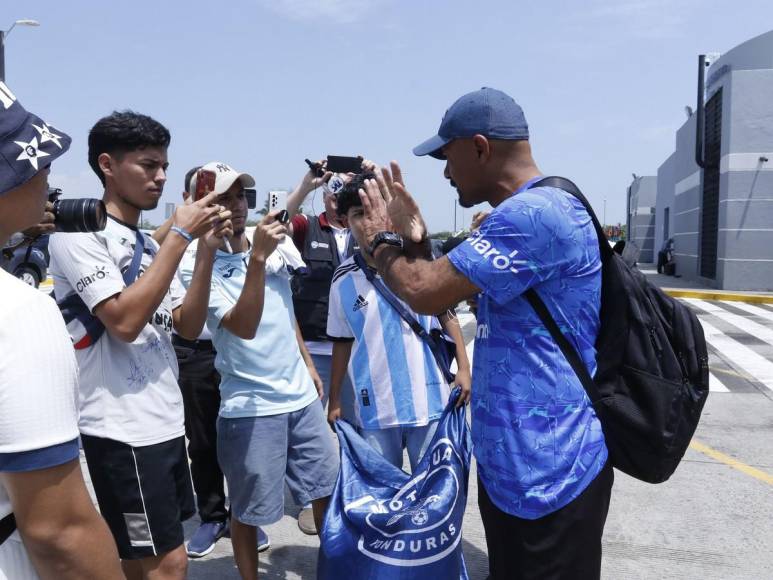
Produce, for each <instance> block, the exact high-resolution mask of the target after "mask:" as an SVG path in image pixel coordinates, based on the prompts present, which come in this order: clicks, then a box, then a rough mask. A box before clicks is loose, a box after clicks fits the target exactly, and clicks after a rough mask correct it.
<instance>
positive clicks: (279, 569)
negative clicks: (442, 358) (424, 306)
mask: <svg viewBox="0 0 773 580" xmlns="http://www.w3.org/2000/svg"><path fill="white" fill-rule="evenodd" d="M643 270H645V272H647V273H648V275H651V276H653V278H654V279H656V281H657V282H658V283H659V284H661V285H668V282H673V279H671V280H669V279H667V278H666V279H665V281H664V282H663V281H662V280H660V278H665V277H660V276H657V277H656V278H655V276H654V272H651V273H650V272H649V271H648V270H646V267H643ZM682 286H683V287H687V288H689V287H690V285H689V284H683V285H682ZM698 290H700V289H698ZM682 300H684V301H685V302H686V303H687V304H688V305H689V307H690V308H692V309H693V310H694V311H695V312H696V313H697V314H698V316H699V318H700V319H701V321H702V323H703V325H704V330H705V332H706V336H707V340H708V343H709V349H710V361H709V365H710V370H711V393H710V396H709V399H708V402H707V403H706V407H705V409H704V412H703V416H702V419H701V423H700V425H699V427H698V430H697V432H696V435H695V438H694V440H693V444H692V446H691V448H690V449H689V450H688V451H687V454H686V455H685V458H684V460H683V461H682V463H681V465H680V466H679V468H678V469H677V472H676V473H675V474H674V476H673V477H672V478H671V479H670V480H669V481H668V482H666V483H663V484H659V485H649V484H645V483H642V482H639V481H636V480H634V479H632V478H630V477H628V476H626V475H624V474H622V473H620V472H615V485H614V488H613V492H612V501H611V506H610V512H609V517H608V520H607V526H606V530H605V534H604V540H603V543H604V561H603V569H602V578H604V579H605V580H638V579H641V580H645V579H646V580H650V579H671V578H673V579H679V580H714V579H716V580H726V579H748V580H761V579H767V578H773V445H772V443H773V304H759V303H755V304H751V303H746V302H742V301H740V302H739V301H737V300H732V301H730V300H702V299H700V298H682ZM460 319H461V322H462V324H463V329H464V335H465V338H466V340H467V342H468V345H469V346H468V352H471V353H472V337H473V336H474V328H475V324H474V319H472V317H471V315H469V313H463V314H461V316H460ZM331 437H332V433H331ZM84 467H85V465H84ZM469 490H470V493H469V500H468V505H467V510H466V514H465V520H464V527H463V549H464V553H465V559H466V561H467V566H468V572H469V576H470V578H471V580H483V579H484V578H486V576H487V574H488V565H487V558H486V544H485V537H484V534H483V527H482V524H481V520H480V515H479V513H478V509H477V478H476V475H475V464H474V462H473V470H472V473H471V474H470V488H469ZM298 510H299V508H298V507H297V506H293V505H292V500H291V499H290V498H289V496H287V497H286V502H285V515H284V517H283V518H282V520H281V521H279V522H278V523H276V524H274V525H272V526H268V527H267V528H266V531H267V532H268V533H269V536H270V538H271V544H272V546H271V548H270V549H269V550H268V551H267V552H264V553H262V554H261V555H260V566H259V568H260V573H261V578H265V579H267V580H272V579H283V580H292V579H313V578H315V577H316V559H317V551H318V547H319V542H318V540H317V538H316V537H314V536H306V535H304V534H303V533H302V532H301V531H300V530H299V529H298V527H297V524H296V520H295V518H296V516H297V513H298ZM197 525H198V521H197V520H196V519H195V518H194V519H192V520H190V521H189V522H187V523H186V526H185V528H186V537H189V536H190V535H191V534H192V532H193V530H194V529H195V527H196V526H197ZM238 577H239V576H238V574H237V571H236V568H235V566H234V561H233V555H232V550H231V544H230V540H229V539H227V538H223V539H221V540H220V541H219V542H218V544H217V546H216V548H215V550H214V551H213V552H212V553H211V554H209V555H208V556H206V557H204V558H200V559H197V560H191V561H190V567H189V578H191V579H193V580H205V579H212V580H226V579H229V578H238Z"/></svg>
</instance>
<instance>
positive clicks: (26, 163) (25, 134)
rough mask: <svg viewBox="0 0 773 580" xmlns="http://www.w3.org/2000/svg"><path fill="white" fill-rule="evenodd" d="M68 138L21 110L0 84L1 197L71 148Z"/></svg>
mask: <svg viewBox="0 0 773 580" xmlns="http://www.w3.org/2000/svg"><path fill="white" fill-rule="evenodd" d="M70 141H71V139H70V137H69V136H68V135H65V134H64V133H62V132H61V131H59V130H58V129H55V128H54V127H52V126H51V125H49V124H48V123H46V122H44V121H43V120H42V119H41V118H40V117H38V116H37V115H35V114H33V113H30V112H28V111H26V110H25V109H24V107H22V106H21V103H19V101H18V100H17V99H16V97H15V96H14V94H13V93H12V92H11V90H10V89H9V88H8V87H7V86H5V84H4V83H2V82H0V195H3V194H4V193H5V192H7V191H10V190H12V189H15V188H17V187H19V186H20V185H22V184H24V183H26V182H27V181H29V180H30V179H32V178H33V177H34V176H35V174H36V173H37V172H38V171H40V170H41V169H44V168H45V167H48V166H49V165H51V162H52V161H53V160H54V159H56V158H57V157H59V156H60V155H62V153H64V152H65V151H67V150H68V149H69V148H70Z"/></svg>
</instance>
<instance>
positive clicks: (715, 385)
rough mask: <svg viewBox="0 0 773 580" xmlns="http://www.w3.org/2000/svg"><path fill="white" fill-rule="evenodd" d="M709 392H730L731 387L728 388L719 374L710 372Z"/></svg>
mask: <svg viewBox="0 0 773 580" xmlns="http://www.w3.org/2000/svg"><path fill="white" fill-rule="evenodd" d="M709 392H712V393H729V392H730V389H728V388H727V387H726V386H725V384H724V383H723V382H722V381H720V380H719V379H718V378H717V376H716V375H715V374H714V373H712V372H709Z"/></svg>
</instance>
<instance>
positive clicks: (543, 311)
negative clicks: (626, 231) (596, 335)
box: [524, 177, 612, 403]
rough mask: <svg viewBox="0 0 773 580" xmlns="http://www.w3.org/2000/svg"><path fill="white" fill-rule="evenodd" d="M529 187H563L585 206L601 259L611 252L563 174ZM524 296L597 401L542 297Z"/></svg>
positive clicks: (579, 195)
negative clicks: (593, 229)
mask: <svg viewBox="0 0 773 580" xmlns="http://www.w3.org/2000/svg"><path fill="white" fill-rule="evenodd" d="M533 187H556V188H558V189H562V190H564V191H565V192H567V193H569V194H571V195H573V196H574V197H576V198H577V199H578V200H580V202H581V203H582V204H583V205H584V206H585V210H586V211H587V212H588V215H589V216H590V218H591V220H592V221H593V227H594V228H595V229H596V235H597V236H598V239H599V251H600V252H601V256H602V258H604V256H605V255H608V254H611V253H612V248H611V247H610V246H609V242H608V241H607V236H606V234H605V233H604V229H603V228H602V227H601V224H600V223H599V220H598V218H597V217H596V213H595V212H594V211H593V208H592V207H591V205H590V203H588V200H587V199H586V198H585V196H584V195H583V194H582V192H581V191H580V189H579V188H578V187H577V186H576V185H575V184H574V183H572V182H571V181H569V180H568V179H566V178H564V177H545V178H544V179H540V180H539V181H536V182H535V183H533V184H532V185H531V187H530V188H529V189H531V188H533ZM524 297H525V298H526V300H527V301H528V302H529V304H530V305H531V307H532V308H533V309H534V311H535V312H536V313H537V316H539V319H540V320H541V321H542V324H544V325H545V328H547V330H548V332H550V336H552V337H553V340H554V341H555V342H556V344H557V345H558V348H560V349H561V352H562V353H563V355H564V357H565V358H566V360H567V361H568V362H569V365H570V366H571V367H572V370H573V371H574V374H576V375H577V378H578V379H580V382H581V383H582V386H583V387H584V388H585V392H586V393H587V394H588V397H589V398H590V400H591V403H595V402H596V401H598V400H599V399H600V398H601V396H600V395H599V390H598V388H597V387H596V383H594V382H593V378H592V377H591V376H590V373H589V372H588V368H587V367H586V366H585V363H584V362H583V361H582V359H581V358H580V355H579V354H578V353H577V349H575V348H574V347H573V346H572V345H571V343H570V342H569V340H567V338H566V337H565V336H564V333H563V332H561V329H560V328H559V327H558V324H557V323H556V321H555V319H554V318H553V317H552V316H551V315H550V311H549V310H548V307H547V306H546V305H545V302H544V301H543V300H542V298H540V295H539V294H537V291H536V290H535V289H534V288H529V289H528V290H527V291H526V292H524Z"/></svg>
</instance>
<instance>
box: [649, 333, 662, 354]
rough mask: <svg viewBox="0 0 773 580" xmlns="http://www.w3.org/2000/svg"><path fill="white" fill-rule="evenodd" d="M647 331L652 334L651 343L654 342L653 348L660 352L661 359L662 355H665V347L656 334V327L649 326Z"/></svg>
mask: <svg viewBox="0 0 773 580" xmlns="http://www.w3.org/2000/svg"><path fill="white" fill-rule="evenodd" d="M647 330H648V331H649V333H650V342H652V346H653V347H654V348H655V350H656V351H657V352H658V358H660V355H662V354H663V347H662V346H661V345H660V341H659V340H658V335H657V333H656V332H655V327H654V326H648V327H647Z"/></svg>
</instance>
